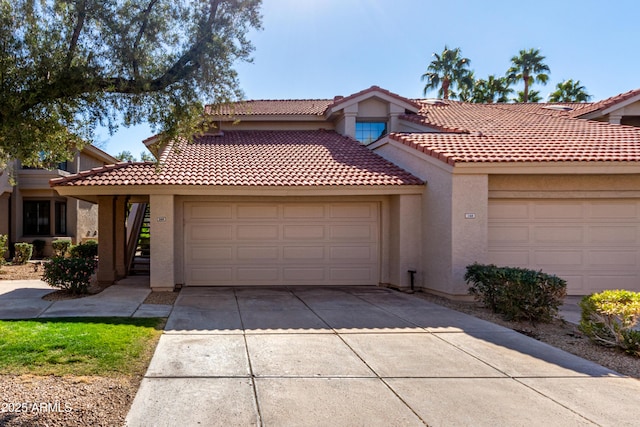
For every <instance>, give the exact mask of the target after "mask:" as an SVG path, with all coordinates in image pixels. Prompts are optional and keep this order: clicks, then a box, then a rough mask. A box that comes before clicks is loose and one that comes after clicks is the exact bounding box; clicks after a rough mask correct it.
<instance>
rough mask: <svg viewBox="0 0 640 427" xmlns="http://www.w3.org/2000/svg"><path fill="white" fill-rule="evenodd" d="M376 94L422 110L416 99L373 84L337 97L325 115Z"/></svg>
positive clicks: (387, 99) (411, 109)
mask: <svg viewBox="0 0 640 427" xmlns="http://www.w3.org/2000/svg"><path fill="white" fill-rule="evenodd" d="M376 95H377V96H378V97H379V98H382V99H384V100H386V101H389V102H394V103H396V104H398V105H401V106H403V107H404V108H405V109H407V110H410V111H415V112H418V111H419V110H420V104H419V103H417V102H415V101H414V100H411V99H408V98H405V97H402V96H400V95H398V94H396V93H393V92H390V91H388V90H386V89H382V88H381V87H379V86H371V87H370V88H369V89H365V90H361V91H360V92H356V93H354V94H353V95H349V96H347V97H340V96H337V97H335V98H334V100H333V103H331V104H330V105H329V106H328V107H327V109H326V111H325V115H326V116H330V115H331V114H334V113H335V112H337V111H339V110H342V109H344V108H345V107H346V106H348V105H351V104H355V103H358V102H360V101H363V100H365V99H368V98H371V97H374V96H376Z"/></svg>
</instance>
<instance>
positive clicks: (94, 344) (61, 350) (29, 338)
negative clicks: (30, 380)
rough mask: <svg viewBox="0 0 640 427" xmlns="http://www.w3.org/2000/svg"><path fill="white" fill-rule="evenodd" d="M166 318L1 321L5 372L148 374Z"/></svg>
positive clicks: (1, 369)
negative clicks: (146, 370)
mask: <svg viewBox="0 0 640 427" xmlns="http://www.w3.org/2000/svg"><path fill="white" fill-rule="evenodd" d="M164 322H165V319H156V318H154V319H131V318H56V319H34V320H2V321H0V374H25V373H30V374H35V375H101V376H109V375H117V374H124V375H131V374H144V370H145V369H146V367H147V365H148V363H149V360H150V358H151V356H152V355H153V351H154V349H155V347H156V344H157V342H158V339H159V338H160V335H161V334H162V327H163V325H164Z"/></svg>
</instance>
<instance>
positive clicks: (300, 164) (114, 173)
mask: <svg viewBox="0 0 640 427" xmlns="http://www.w3.org/2000/svg"><path fill="white" fill-rule="evenodd" d="M160 164H161V166H160V167H156V166H155V165H154V164H153V163H121V164H118V165H110V166H105V167H102V168H96V169H93V170H91V171H90V172H89V173H85V174H76V175H71V176H68V177H64V178H58V179H54V180H52V181H51V185H52V186H62V185H75V186H91V185H162V184H165V185H232V186H326V185H339V186H346V185H355V186H360V185H366V186H377V185H422V184H423V182H422V181H421V180H420V179H418V178H416V177H415V176H413V175H411V174H410V173H408V172H406V171H405V170H403V169H401V168H399V167H398V166H396V165H394V164H392V163H390V162H389V161H387V160H385V159H383V158H382V157H380V156H378V155H377V154H375V153H373V152H372V151H371V150H369V149H367V148H366V147H364V146H362V145H361V144H360V143H358V142H357V141H355V140H353V139H350V138H346V137H343V136H341V135H338V134H337V133H335V132H329V131H231V132H225V133H224V134H223V135H221V136H203V137H201V138H197V139H196V140H195V141H194V142H193V143H178V144H177V145H176V146H174V147H173V148H172V149H168V150H167V151H166V152H165V155H163V156H162V157H161V161H160Z"/></svg>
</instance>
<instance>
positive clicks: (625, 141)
mask: <svg viewBox="0 0 640 427" xmlns="http://www.w3.org/2000/svg"><path fill="white" fill-rule="evenodd" d="M420 117H422V123H423V124H424V125H425V126H433V127H441V128H443V129H445V130H446V131H445V132H441V133H427V132H424V133H394V134H391V135H390V136H389V137H390V138H391V139H393V140H395V141H399V142H401V143H403V144H405V145H407V146H410V147H412V148H414V149H416V150H418V151H421V152H423V153H425V154H427V155H429V156H432V157H434V158H437V159H439V160H441V161H443V162H445V163H448V164H451V165H455V164H456V163H477V162H482V163H485V162H574V161H581V162H594V161H598V162H614V161H615V162H630V161H633V162H638V161H640V129H638V128H634V127H630V126H620V125H609V124H608V123H601V122H591V121H587V120H582V119H576V118H570V117H566V116H564V115H558V114H549V113H547V112H545V111H536V109H529V108H520V107H516V108H513V106H510V105H507V104H468V103H462V102H455V101H448V102H447V103H446V105H430V104H428V103H423V108H422V110H421V112H420ZM412 120H414V121H415V118H412ZM454 130H457V131H458V132H454Z"/></svg>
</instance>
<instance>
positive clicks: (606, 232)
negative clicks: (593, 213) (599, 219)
mask: <svg viewBox="0 0 640 427" xmlns="http://www.w3.org/2000/svg"><path fill="white" fill-rule="evenodd" d="M588 232H589V242H591V243H612V244H616V245H619V244H620V243H635V242H637V241H638V236H637V234H638V227H637V226H622V227H620V226H592V227H589V229H588Z"/></svg>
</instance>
